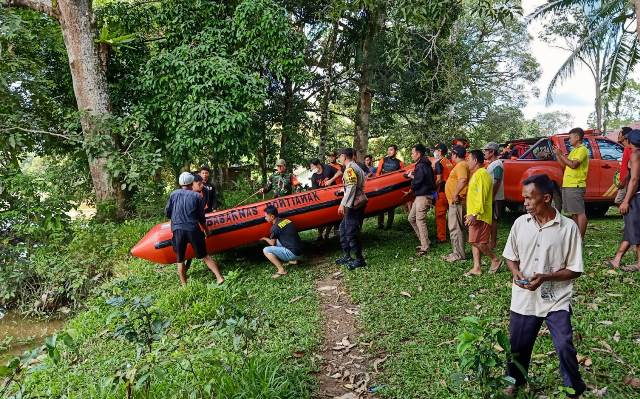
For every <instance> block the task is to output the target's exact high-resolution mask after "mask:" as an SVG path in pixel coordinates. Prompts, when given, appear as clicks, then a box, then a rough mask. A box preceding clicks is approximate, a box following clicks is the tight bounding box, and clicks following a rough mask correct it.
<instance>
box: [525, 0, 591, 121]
mask: <svg viewBox="0 0 640 399" xmlns="http://www.w3.org/2000/svg"><path fill="white" fill-rule="evenodd" d="M543 3H545V1H544V0H523V1H522V8H523V9H524V15H528V14H530V13H531V12H532V11H533V10H534V9H535V8H536V7H537V6H539V5H541V4H543ZM542 23H543V22H542V21H540V20H536V21H533V22H532V23H531V24H530V25H529V34H531V36H532V41H531V43H530V46H531V52H532V54H533V56H534V57H535V58H536V59H537V60H538V63H539V64H540V69H541V71H542V76H541V77H540V79H538V81H537V82H536V83H535V85H536V87H537V88H538V91H539V92H540V95H539V96H538V97H537V98H531V99H530V100H529V103H528V104H527V106H526V107H525V108H524V109H523V110H522V111H523V112H524V116H525V117H526V118H529V119H531V118H533V117H535V116H536V114H538V113H541V112H551V111H563V112H568V113H570V114H571V115H572V116H573V118H574V120H573V122H574V125H575V126H581V127H583V128H586V127H588V126H587V119H588V117H589V114H590V113H591V112H593V109H594V106H593V99H594V97H595V85H594V83H593V77H592V76H591V73H590V72H589V71H588V69H587V68H586V67H583V66H581V65H579V66H578V67H577V68H576V72H575V74H574V75H573V76H572V77H570V78H569V79H567V80H565V81H564V82H562V83H560V84H559V85H556V90H555V96H554V101H553V103H552V104H551V105H549V106H547V105H546V104H545V97H546V93H547V87H548V85H549V81H551V78H552V77H553V75H554V74H555V73H556V71H557V70H558V68H560V66H561V65H562V63H563V62H564V60H566V58H567V56H568V53H567V52H566V51H564V50H560V49H557V48H554V47H553V46H552V45H550V44H547V43H545V42H543V41H542V40H540V39H539V38H538V34H539V33H540V31H541V29H542ZM571 127H573V126H566V128H567V129H570V128H571Z"/></svg>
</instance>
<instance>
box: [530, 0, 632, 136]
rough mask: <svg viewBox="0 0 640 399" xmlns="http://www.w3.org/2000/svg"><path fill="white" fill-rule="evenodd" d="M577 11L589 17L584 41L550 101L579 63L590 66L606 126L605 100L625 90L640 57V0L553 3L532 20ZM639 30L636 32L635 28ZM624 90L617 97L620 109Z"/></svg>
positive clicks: (549, 93) (563, 71)
mask: <svg viewBox="0 0 640 399" xmlns="http://www.w3.org/2000/svg"><path fill="white" fill-rule="evenodd" d="M566 12H573V13H574V14H576V15H578V14H579V13H583V14H584V15H585V16H586V19H585V20H584V23H585V26H584V27H583V28H584V29H583V31H582V32H581V35H580V40H579V41H578V42H577V43H576V45H575V46H573V47H572V48H571V49H570V51H571V54H570V55H569V57H568V58H567V60H566V61H565V62H564V63H563V64H562V66H561V67H560V69H559V70H558V71H557V72H556V74H555V75H554V77H553V79H552V80H551V82H550V84H549V89H548V90H547V102H548V103H549V102H550V101H551V100H552V97H553V89H554V88H555V85H556V84H557V83H558V82H561V81H563V80H565V79H567V78H568V77H570V76H571V75H572V74H573V73H574V71H575V66H576V64H577V63H578V62H582V63H584V64H586V65H587V66H589V68H590V70H591V72H592V74H593V76H594V80H595V82H596V90H597V93H596V120H597V124H598V126H597V127H598V128H599V129H601V128H603V127H606V124H604V126H603V123H602V110H603V106H602V98H603V97H604V96H605V95H607V94H609V93H612V92H614V89H624V86H625V82H626V81H627V78H628V76H629V74H630V73H631V71H632V70H633V68H634V66H635V65H636V63H637V62H638V58H639V57H640V48H639V46H638V40H639V38H640V25H638V21H639V19H638V15H639V14H640V0H634V1H633V2H632V3H630V2H628V1H627V0H551V1H548V2H547V3H545V4H543V5H541V6H540V7H538V8H537V9H536V10H534V11H533V12H532V13H531V14H530V15H529V16H527V19H528V20H533V19H536V18H542V17H545V16H548V15H551V14H555V15H558V14H560V13H566ZM634 28H635V29H634ZM623 91H624V90H616V93H619V94H618V95H617V96H616V98H615V103H616V110H617V108H618V106H619V102H620V99H621V96H622V92H623Z"/></svg>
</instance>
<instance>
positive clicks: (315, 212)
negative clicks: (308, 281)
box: [131, 165, 413, 264]
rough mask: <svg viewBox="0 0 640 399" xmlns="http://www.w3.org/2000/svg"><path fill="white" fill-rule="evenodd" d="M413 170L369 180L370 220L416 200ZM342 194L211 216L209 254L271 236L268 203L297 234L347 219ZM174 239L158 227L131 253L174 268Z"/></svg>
mask: <svg viewBox="0 0 640 399" xmlns="http://www.w3.org/2000/svg"><path fill="white" fill-rule="evenodd" d="M411 169H413V165H410V166H408V167H406V168H405V169H401V170H398V171H396V172H392V173H388V174H384V175H382V176H379V177H374V178H371V179H368V180H367V181H366V183H365V192H366V194H367V197H368V198H369V202H368V203H367V207H366V209H365V214H366V215H367V216H371V215H374V214H377V213H379V212H381V211H384V210H386V209H391V208H394V207H396V206H398V205H401V204H403V203H405V202H407V201H408V200H410V199H411V198H412V196H408V195H405V193H406V192H408V191H409V190H410V187H411V180H410V179H408V178H406V177H404V174H405V173H406V172H407V171H408V170H411ZM342 190H343V187H342V186H331V187H325V188H319V189H316V190H311V191H303V192H300V193H297V194H292V195H287V196H284V197H280V198H274V199H271V200H267V201H262V202H257V203H254V204H248V205H243V206H238V207H236V208H232V209H226V210H223V211H218V212H213V213H209V214H207V215H206V218H207V226H208V227H209V233H208V234H207V239H206V242H207V252H208V253H210V254H211V253H218V252H223V251H226V250H228V249H233V248H237V247H241V246H243V245H247V244H253V243H256V242H257V241H258V240H260V238H262V237H268V236H269V232H270V230H271V225H269V224H268V223H267V222H266V221H265V220H264V208H265V207H266V206H267V205H269V204H273V205H275V206H276V207H277V208H278V212H279V214H280V216H281V217H283V218H287V219H289V220H291V221H292V222H293V223H295V225H296V227H297V229H298V231H302V230H309V229H313V228H316V227H320V226H326V225H331V224H335V223H337V222H339V221H340V220H341V219H342V217H341V216H340V215H339V214H338V206H339V205H340V200H341V197H340V196H339V192H341V191H342ZM171 237H172V233H171V223H170V222H166V223H160V224H157V225H155V226H154V227H153V228H151V230H149V232H148V233H147V234H146V235H145V236H144V237H143V238H142V239H141V240H140V242H138V243H137V244H136V245H135V246H134V247H133V249H131V254H132V255H133V256H135V257H138V258H142V259H146V260H150V261H152V262H155V263H164V264H169V263H175V262H176V254H175V253H174V252H173V248H172V246H171ZM193 256H194V252H193V248H191V245H189V246H188V247H187V253H186V259H191V258H193Z"/></svg>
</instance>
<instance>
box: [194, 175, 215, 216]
mask: <svg viewBox="0 0 640 399" xmlns="http://www.w3.org/2000/svg"><path fill="white" fill-rule="evenodd" d="M198 174H199V175H200V177H202V179H203V180H204V187H203V189H202V197H203V198H204V212H205V213H209V212H213V211H215V210H216V209H218V206H220V204H219V200H218V193H217V192H216V187H215V186H214V185H213V184H211V183H210V182H209V177H210V176H211V170H210V169H209V167H208V166H202V167H201V168H200V170H199V171H198Z"/></svg>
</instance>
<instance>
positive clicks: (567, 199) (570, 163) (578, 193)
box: [553, 127, 589, 238]
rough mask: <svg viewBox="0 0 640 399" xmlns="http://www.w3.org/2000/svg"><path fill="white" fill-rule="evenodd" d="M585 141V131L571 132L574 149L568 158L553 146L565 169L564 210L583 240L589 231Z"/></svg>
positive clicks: (576, 129)
mask: <svg viewBox="0 0 640 399" xmlns="http://www.w3.org/2000/svg"><path fill="white" fill-rule="evenodd" d="M583 139H584V130H582V129H581V128H579V127H576V128H573V129H571V130H570V131H569V144H571V147H572V149H571V152H569V155H568V156H567V155H565V154H564V153H563V152H562V150H560V148H558V146H553V151H554V152H555V154H556V159H557V161H558V162H559V163H560V165H562V166H563V167H564V177H563V179H562V209H563V210H564V211H565V212H566V213H568V214H570V215H571V218H572V219H573V221H574V222H576V224H577V225H578V228H579V229H580V235H581V236H582V238H584V234H585V232H586V231H587V214H586V212H585V207H584V195H585V192H586V190H587V174H588V173H589V150H588V149H587V147H586V146H585V145H584V144H583Z"/></svg>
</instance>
